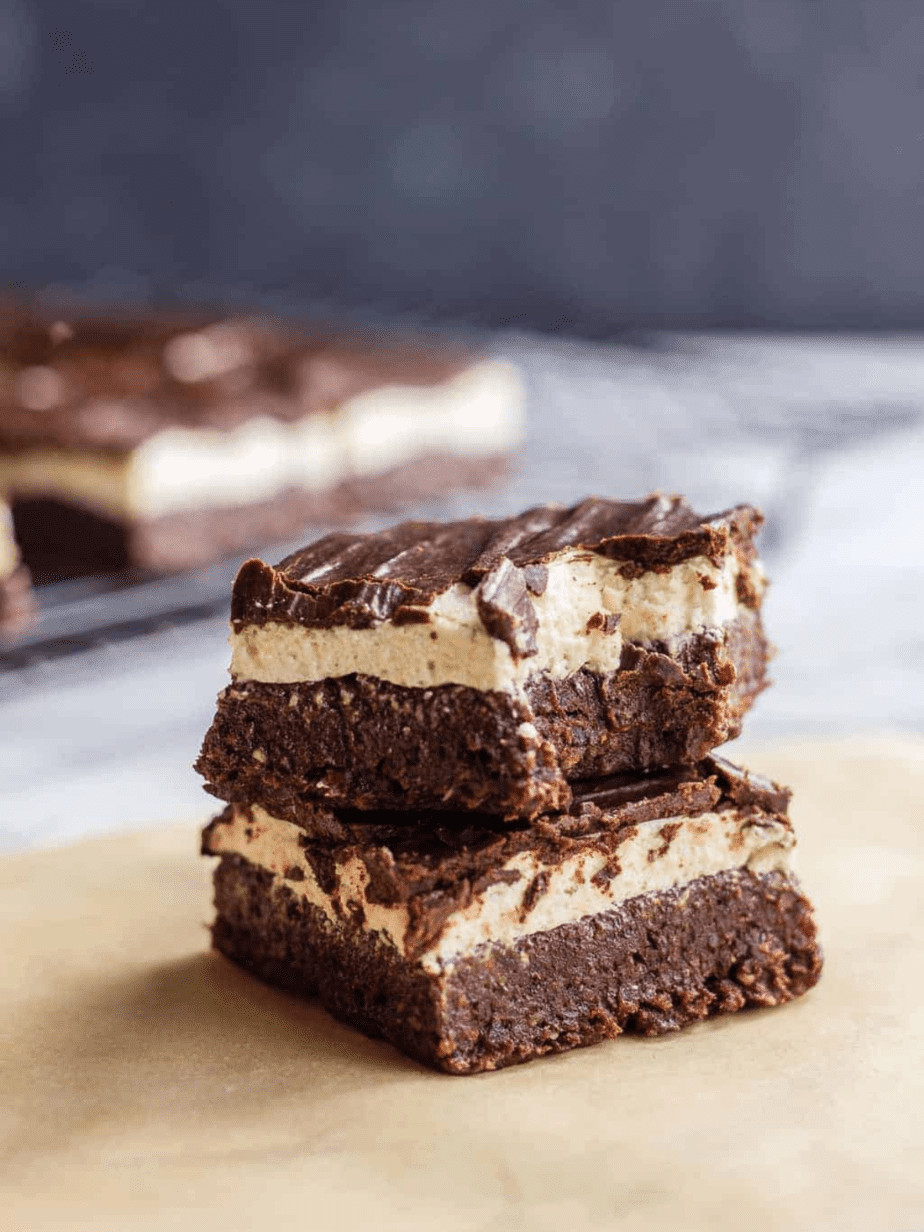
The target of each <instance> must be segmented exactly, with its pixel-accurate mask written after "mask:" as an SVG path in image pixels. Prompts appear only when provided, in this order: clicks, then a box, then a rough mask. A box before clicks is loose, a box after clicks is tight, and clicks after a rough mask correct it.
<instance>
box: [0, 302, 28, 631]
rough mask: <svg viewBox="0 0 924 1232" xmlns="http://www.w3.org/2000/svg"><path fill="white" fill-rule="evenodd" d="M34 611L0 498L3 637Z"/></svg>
mask: <svg viewBox="0 0 924 1232" xmlns="http://www.w3.org/2000/svg"><path fill="white" fill-rule="evenodd" d="M0 312H2V305H0ZM0 324H2V322H0ZM33 610H34V609H33V602H32V586H31V583H30V579H29V574H28V572H27V570H26V569H25V568H24V567H23V565H22V563H21V561H20V558H19V548H18V546H17V544H16V540H15V539H14V537H13V527H12V519H11V518H10V511H9V509H8V508H7V506H6V503H5V502H4V501H3V500H2V499H0V634H3V633H5V632H12V631H13V630H16V629H20V628H22V626H23V625H25V624H27V623H28V621H29V619H30V617H31V615H32V612H33Z"/></svg>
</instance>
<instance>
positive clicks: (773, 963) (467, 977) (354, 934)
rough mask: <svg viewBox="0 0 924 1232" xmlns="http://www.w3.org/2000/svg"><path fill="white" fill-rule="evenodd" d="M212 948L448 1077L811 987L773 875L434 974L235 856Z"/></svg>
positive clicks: (727, 881) (588, 921) (674, 898)
mask: <svg viewBox="0 0 924 1232" xmlns="http://www.w3.org/2000/svg"><path fill="white" fill-rule="evenodd" d="M215 905H216V908H217V913H218V914H217V918H216V921H215V924H214V927H213V934H212V935H213V941H214V944H215V946H216V948H217V949H219V950H220V951H222V953H224V954H226V955H227V956H228V957H229V958H231V959H233V960H234V961H235V962H237V963H239V964H240V965H241V966H243V967H246V968H247V969H248V970H250V971H252V972H253V973H254V974H255V975H258V976H259V977H260V978H261V979H264V980H266V981H268V982H269V983H271V984H276V985H278V986H280V987H282V988H286V989H289V990H291V991H294V992H297V993H302V994H311V995H317V996H319V997H320V999H321V1001H322V1003H323V1004H324V1005H325V1006H326V1008H327V1009H328V1010H330V1012H331V1013H332V1014H334V1015H336V1016H337V1017H338V1018H342V1019H343V1020H345V1021H346V1022H349V1023H352V1024H353V1025H354V1026H356V1027H359V1029H360V1030H362V1031H364V1032H366V1034H368V1035H372V1036H379V1037H382V1038H384V1039H387V1040H389V1041H390V1042H391V1043H393V1044H395V1045H396V1046H397V1047H398V1048H400V1049H402V1050H403V1051H404V1052H406V1053H408V1054H409V1055H410V1056H412V1057H415V1058H416V1059H417V1060H419V1061H422V1062H424V1063H425V1064H427V1065H432V1066H434V1067H436V1068H438V1069H442V1070H445V1071H446V1072H448V1073H455V1074H467V1073H476V1072H478V1071H480V1070H492V1069H500V1068H502V1067H503V1066H507V1065H515V1064H518V1063H520V1062H522V1061H528V1060H531V1059H532V1058H534V1057H538V1056H541V1055H543V1054H544V1053H549V1052H561V1051H564V1050H566V1049H569V1048H577V1047H581V1046H583V1045H586V1044H593V1043H596V1042H598V1041H599V1040H603V1039H610V1038H613V1037H615V1036H617V1035H620V1034H621V1033H622V1032H634V1033H639V1034H642V1035H658V1034H661V1033H662V1032H666V1031H673V1030H677V1029H678V1028H680V1027H684V1026H687V1025H688V1024H689V1023H693V1022H697V1021H700V1020H702V1019H704V1018H708V1017H710V1016H713V1015H717V1014H722V1013H731V1012H734V1011H736V1010H740V1009H744V1008H745V1007H747V1006H770V1005H779V1004H782V1003H783V1002H785V1001H789V1000H790V999H791V998H793V997H796V996H799V995H800V994H802V993H804V992H806V991H807V990H808V989H809V988H811V987H812V986H813V985H814V984H815V983H816V981H817V980H818V977H819V975H820V973H821V963H822V958H821V951H820V949H819V946H818V942H817V938H816V931H815V925H814V921H813V919H812V909H811V906H810V904H809V902H808V901H807V899H806V898H805V897H804V896H803V894H802V892H801V890H800V889H799V887H798V885H797V884H796V883H795V882H793V881H792V880H791V879H790V878H788V877H786V876H785V875H784V874H782V873H768V874H764V875H762V876H758V875H755V874H753V873H750V872H746V871H735V872H726V873H719V874H716V875H714V876H711V877H702V878H699V879H698V880H696V881H694V882H691V883H689V884H688V885H686V886H683V887H680V888H678V889H675V890H670V891H667V892H664V893H660V894H656V895H647V896H642V897H639V898H635V899H630V900H629V901H628V902H626V903H624V904H623V905H621V906H619V907H614V908H612V909H611V910H610V911H607V912H605V913H603V914H601V915H597V916H590V917H587V918H585V919H583V920H580V921H578V922H576V923H573V924H565V925H562V926H561V927H559V928H555V929H552V930H550V931H548V932H545V933H538V934H534V935H532V936H529V937H526V938H524V939H522V940H521V941H519V942H517V943H516V945H514V946H511V947H506V946H502V945H487V946H484V947H482V949H481V950H480V951H479V952H477V953H476V955H475V956H473V957H469V958H466V959H463V960H461V961H460V962H459V963H458V964H457V965H456V966H455V967H454V968H452V970H451V971H449V972H448V973H443V974H431V973H428V972H426V971H425V970H424V969H423V968H422V967H421V966H419V965H417V964H414V963H411V962H408V961H407V960H405V959H403V958H402V957H401V955H400V954H399V953H398V952H397V951H396V950H395V949H393V948H392V947H391V946H390V945H388V944H386V943H384V942H380V941H378V940H377V939H376V937H375V934H369V933H363V932H361V931H360V930H358V929H354V930H345V929H334V928H333V927H332V926H331V925H330V924H329V923H328V921H327V919H326V917H325V916H324V915H323V913H322V912H321V911H320V909H319V908H317V907H314V906H312V905H311V904H309V903H307V902H306V901H305V900H303V899H301V898H299V897H298V896H297V894H295V893H293V892H292V890H290V889H289V888H288V887H287V886H286V885H285V884H284V883H283V882H281V881H278V880H276V879H274V878H273V877H272V875H271V874H269V873H267V872H265V871H263V870H261V869H259V868H256V867H255V866H253V865H251V864H249V863H248V862H247V861H245V860H243V859H242V858H241V857H239V856H224V857H223V858H222V860H221V862H220V864H219V866H218V868H217V869H216V871H215Z"/></svg>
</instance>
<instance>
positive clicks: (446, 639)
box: [197, 496, 769, 817]
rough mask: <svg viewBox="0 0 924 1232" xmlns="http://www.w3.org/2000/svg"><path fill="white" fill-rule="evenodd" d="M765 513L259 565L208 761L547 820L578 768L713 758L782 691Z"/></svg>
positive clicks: (572, 521)
mask: <svg viewBox="0 0 924 1232" xmlns="http://www.w3.org/2000/svg"><path fill="white" fill-rule="evenodd" d="M759 521H760V518H759V515H758V514H756V513H755V511H754V510H752V509H750V508H748V507H742V508H741V509H736V510H731V511H729V512H728V513H725V514H720V515H715V516H714V517H712V518H702V517H701V516H700V515H698V514H695V513H694V512H693V511H692V510H690V509H689V507H688V506H687V505H686V504H685V502H683V501H682V500H681V499H679V498H667V497H659V496H654V497H650V498H648V499H647V500H646V501H643V502H636V503H626V502H615V501H602V500H590V501H585V502H583V503H582V504H581V505H579V506H576V507H574V508H572V509H567V510H565V509H559V508H553V507H540V508H538V509H534V510H530V511H528V512H527V513H526V514H524V515H522V516H521V517H519V518H512V519H508V520H506V521H503V522H490V521H481V520H478V519H472V520H471V521H468V522H463V523H448V524H442V523H437V524H428V523H405V524H403V525H402V526H399V527H396V528H394V529H393V530H391V531H388V532H381V533H378V534H373V535H349V534H338V535H331V536H327V537H326V538H325V539H322V540H320V541H319V542H318V543H317V544H315V545H314V546H313V547H311V548H308V549H305V550H304V551H303V552H300V553H297V554H296V555H294V556H292V557H290V558H288V559H287V560H286V561H283V562H282V564H281V565H279V566H277V567H276V568H271V567H270V566H268V565H265V564H263V563H262V562H260V561H251V562H248V564H246V565H244V566H243V567H242V569H241V571H240V573H239V575H238V578H237V581H236V583H235V588H234V594H233V598H232V646H233V652H232V677H233V683H232V684H231V686H230V687H229V688H228V689H226V690H225V691H224V693H223V694H222V695H221V696H220V698H219V702H218V708H217V713H216V717H215V720H214V722H213V724H212V726H211V728H210V730H209V732H208V734H207V736H206V739H205V742H204V745H203V749H202V753H201V755H200V758H199V761H198V762H197V768H198V769H199V771H200V773H201V774H202V775H203V777H204V778H205V779H206V781H207V785H208V789H209V790H210V791H212V792H213V793H214V794H215V795H218V796H219V797H220V798H222V799H225V800H231V801H241V802H247V801H250V800H257V801H260V802H262V803H265V804H267V805H268V806H270V807H272V808H275V809H276V810H277V811H281V812H284V811H285V810H286V809H288V808H290V807H291V806H293V805H294V804H295V803H297V802H299V801H301V802H302V803H308V802H310V801H311V800H327V801H331V802H333V803H337V804H341V805H344V806H352V807H359V808H376V807H392V808H398V807H402V805H403V803H404V802H406V803H407V804H408V805H410V806H413V807H418V806H432V807H444V808H453V807H458V806H462V807H466V808H471V809H480V810H483V811H489V812H495V813H498V814H500V815H503V816H506V817H517V816H527V817H528V816H535V815H538V814H539V813H542V812H544V811H548V810H549V809H556V808H560V807H562V806H563V805H564V804H566V802H567V799H568V795H569V787H568V781H569V780H570V779H573V778H579V777H585V776H588V775H597V774H608V773H613V772H617V771H623V770H631V769H636V770H639V769H648V768H652V767H657V766H662V765H670V764H673V763H676V762H682V761H695V760H697V759H698V758H700V757H702V756H703V755H704V754H705V753H706V752H708V751H709V749H711V748H714V747H716V746H718V745H720V744H722V743H724V742H725V741H726V740H728V739H730V738H732V737H733V736H735V735H737V734H738V732H739V730H740V725H741V720H742V717H743V715H744V714H745V713H746V711H747V710H748V708H749V707H750V706H751V704H752V703H753V701H754V698H755V697H756V695H757V694H758V693H759V692H760V690H761V689H762V688H763V687H764V685H765V669H766V661H767V657H768V650H769V648H768V646H767V643H766V640H765V638H764V635H763V629H762V625H761V621H760V613H759V603H760V596H761V594H762V590H763V584H764V583H763V574H762V571H761V569H760V566H759V562H758V561H757V559H756V555H755V552H754V547H753V535H754V532H755V530H756V528H757V526H758V525H759ZM627 557H631V559H630V560H628V561H627V559H626V558H627ZM627 565H631V567H630V568H628V569H627ZM626 572H628V575H629V576H625V574H626ZM742 579H744V581H743V582H742ZM704 582H708V583H709V584H708V585H705V584H704ZM742 595H744V598H742ZM257 750H259V753H260V756H259V758H257V759H256V762H257V763H258V764H255V757H254V754H255V752H256V751H257Z"/></svg>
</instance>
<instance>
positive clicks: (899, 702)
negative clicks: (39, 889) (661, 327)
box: [0, 334, 924, 849]
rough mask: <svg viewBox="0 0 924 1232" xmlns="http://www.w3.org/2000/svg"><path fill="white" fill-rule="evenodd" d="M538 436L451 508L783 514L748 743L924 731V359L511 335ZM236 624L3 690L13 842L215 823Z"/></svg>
mask: <svg viewBox="0 0 924 1232" xmlns="http://www.w3.org/2000/svg"><path fill="white" fill-rule="evenodd" d="M495 349H497V350H499V351H501V352H502V353H504V354H507V355H510V356H511V357H513V358H514V359H515V360H517V361H518V362H519V363H520V364H521V366H522V368H523V370H524V372H525V373H526V377H527V383H528V389H529V408H530V427H529V438H528V441H527V444H526V448H525V451H524V455H523V458H522V460H521V462H520V464H519V466H518V467H517V469H516V472H515V473H514V474H513V475H512V477H511V479H510V481H509V483H507V484H506V485H505V486H504V487H502V488H499V489H497V490H496V491H494V492H492V493H490V494H487V495H484V494H482V495H481V496H477V497H471V496H469V497H462V498H458V499H455V500H453V501H451V502H450V503H449V506H448V509H447V512H449V513H463V512H467V511H472V510H474V509H476V508H477V509H480V510H482V511H484V512H488V513H491V512H502V511H511V512H512V511H514V510H516V509H519V508H522V507H523V506H525V505H528V504H530V503H535V502H537V501H540V500H560V501H571V500H574V499H578V498H580V497H581V496H583V495H586V494H588V493H590V492H597V493H600V494H609V495H619V496H635V495H640V494H643V493H645V492H647V491H649V490H651V489H654V488H661V489H664V490H671V491H683V492H685V493H687V494H688V495H689V496H690V498H691V499H692V500H693V501H694V503H695V504H696V505H697V506H698V507H699V508H701V509H710V510H712V509H718V508H721V507H723V506H726V505H728V504H731V503H733V502H735V501H738V500H751V501H754V502H755V503H757V504H760V505H761V506H762V507H763V508H764V509H765V511H766V513H767V516H768V521H767V527H766V531H765V534H764V541H763V552H764V555H765V559H766V561H767V565H768V569H769V572H770V574H771V577H772V580H773V586H772V588H771V590H770V593H769V597H768V600H767V605H766V621H767V625H768V628H769V631H770V634H771V637H772V638H773V640H774V642H775V643H776V645H777V647H778V650H779V655H778V658H777V660H776V662H775V664H774V668H773V675H774V679H775V684H774V687H773V688H772V689H771V690H769V691H768V692H767V693H765V694H764V695H763V697H762V698H761V699H760V700H759V702H758V704H757V706H756V708H755V710H754V712H753V714H752V715H751V716H750V718H749V721H748V724H747V735H748V737H755V736H756V737H772V736H784V735H785V736H792V735H797V736H798V735H806V736H808V735H816V734H845V733H850V732H871V731H891V730H900V729H904V730H918V731H920V730H922V729H924V624H922V620H921V611H922V608H924V537H922V531H921V528H922V526H924V342H919V341H918V340H915V339H905V340H887V339H881V340H878V341H869V340H862V339H849V338H845V339H824V338H814V339H786V338H776V339H769V340H767V339H764V340H761V339H747V338H735V339H715V338H710V339H704V338H695V337H686V338H682V339H677V338H673V339H662V340H660V342H659V344H658V345H657V346H654V347H652V346H651V345H649V344H646V345H644V346H643V345H638V346H628V345H625V344H621V345H615V344H613V345H606V346H603V345H597V346H590V345H588V344H578V343H570V342H560V341H548V340H539V339H536V338H532V337H527V336H524V335H517V334H509V335H506V336H503V337H500V338H498V339H496V342H495ZM225 639H226V626H225V621H224V619H223V618H210V619H203V620H198V621H190V622H188V623H183V624H174V625H171V626H170V627H167V628H165V629H162V630H160V631H159V632H156V633H150V634H147V635H146V636H144V637H142V638H138V639H135V640H130V641H121V642H118V643H114V644H111V645H104V646H100V647H97V648H96V649H94V650H90V651H85V652H83V653H81V654H79V655H74V656H72V657H69V658H66V659H65V658H59V659H56V660H54V661H50V662H47V663H39V664H36V665H33V666H31V667H29V668H28V669H25V670H22V671H20V672H18V673H16V674H15V676H12V677H8V678H7V679H6V680H5V681H3V682H2V685H0V806H2V807H0V846H2V847H3V848H6V849H14V848H20V847H26V846H32V845H42V844H47V843H58V842H64V841H69V840H71V839H74V838H77V837H80V836H82V835H86V834H90V833H98V832H105V831H112V830H117V829H122V828H129V827H137V826H145V825H150V824H155V823H159V822H164V821H167V820H173V819H179V818H184V817H186V818H191V819H192V818H196V817H199V816H205V815H206V814H207V813H208V811H209V809H210V807H211V801H210V799H209V798H208V797H206V796H205V795H204V794H203V792H202V790H201V788H200V786H199V782H198V779H197V777H196V776H195V775H194V774H193V772H192V770H191V769H190V764H191V762H192V761H193V759H194V757H195V755H196V752H197V749H198V744H199V741H200V739H201V737H202V734H203V732H204V731H205V728H206V726H207V724H208V722H209V719H210V717H211V713H212V707H213V702H214V698H215V694H216V693H217V692H218V690H219V689H220V688H221V687H222V685H223V683H224V680H225V678H226V665H227V658H228V652H227V647H226V644H225Z"/></svg>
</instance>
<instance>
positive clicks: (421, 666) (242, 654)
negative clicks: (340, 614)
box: [231, 548, 739, 692]
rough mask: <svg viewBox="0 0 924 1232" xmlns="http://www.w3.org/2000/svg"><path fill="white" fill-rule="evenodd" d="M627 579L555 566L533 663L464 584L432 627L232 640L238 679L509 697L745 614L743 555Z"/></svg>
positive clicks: (540, 611) (584, 566)
mask: <svg viewBox="0 0 924 1232" xmlns="http://www.w3.org/2000/svg"><path fill="white" fill-rule="evenodd" d="M619 569H620V562H619V561H612V560H607V559H606V558H605V557H603V556H598V555H595V554H594V553H589V552H586V551H580V550H578V549H575V548H569V549H568V550H567V551H564V552H561V553H560V554H559V555H558V556H557V557H555V558H554V559H553V560H552V561H550V562H549V566H548V570H549V577H548V585H547V587H546V590H545V593H544V594H542V595H538V596H535V597H534V598H533V600H532V602H533V606H534V608H535V611H536V616H537V619H538V622H539V630H538V632H537V634H536V641H537V644H538V647H539V649H538V653H537V654H534V655H530V656H529V657H527V658H522V659H517V658H515V657H514V655H513V654H512V652H511V650H510V648H509V646H507V644H506V643H505V642H501V641H498V640H497V639H496V638H494V637H492V636H491V635H490V633H488V631H487V629H486V628H485V627H484V625H483V624H482V622H481V617H480V616H479V615H478V608H477V600H476V595H475V591H474V590H473V589H472V587H470V586H465V585H463V584H461V583H459V584H457V585H455V586H452V587H450V589H448V590H446V591H444V592H443V593H442V594H440V595H438V596H437V597H436V598H435V599H434V601H433V602H432V603H431V604H430V605H429V606H428V607H427V608H426V612H427V614H428V616H429V620H428V622H427V623H426V624H423V623H421V624H416V623H415V624H408V625H393V624H390V623H383V624H380V625H376V626H374V627H372V628H370V629H349V628H344V627H342V626H334V627H333V628H329V629H309V628H306V627H305V626H303V625H287V624H282V623H276V622H269V623H267V624H265V625H247V626H245V627H244V628H243V629H242V630H241V632H240V633H232V635H231V648H232V658H231V674H232V676H233V677H234V679H235V680H237V681H249V680H253V681H261V682H266V683H274V684H287V683H296V682H301V681H315V680H325V679H327V678H329V677H336V676H345V675H347V674H349V673H350V672H361V673H365V674H368V675H371V676H376V677H378V678H379V679H381V680H387V681H389V682H390V683H392V684H397V685H403V686H405V687H407V688H430V687H434V686H436V685H442V684H460V685H468V686H469V687H471V688H475V689H496V690H503V691H507V692H510V691H517V690H519V689H521V688H522V686H523V685H524V684H525V682H526V680H527V679H528V677H529V676H530V675H531V674H532V673H534V672H539V671H544V672H548V673H549V674H550V675H551V676H553V677H555V678H556V679H562V678H564V677H566V676H570V675H571V674H572V673H573V672H575V671H577V670H578V669H579V668H581V667H587V668H590V669H591V670H592V671H598V672H610V671H616V670H617V669H618V667H619V659H620V655H621V653H622V646H623V642H624V641H633V642H652V641H659V640H662V639H663V640H668V641H669V640H671V639H673V638H678V637H683V636H684V635H687V634H690V633H699V632H703V631H704V630H707V629H720V628H721V627H722V626H723V625H725V624H727V623H728V622H729V621H731V620H733V619H734V618H735V616H736V615H737V614H738V611H739V606H738V599H737V592H736V580H737V576H738V570H739V565H738V561H737V560H736V558H735V557H734V556H729V557H727V558H726V560H725V561H724V562H723V564H722V565H721V566H720V567H718V568H717V567H716V566H715V565H713V564H712V563H711V561H709V560H707V559H706V558H705V557H704V556H698V557H694V558H693V559H691V560H687V561H684V562H683V563H682V564H679V565H675V566H674V568H673V569H671V570H669V571H668V572H667V573H644V574H642V576H641V577H638V578H632V579H627V578H624V577H621V576H620V573H619ZM704 581H706V582H708V583H712V589H707V588H706V587H705V586H704V585H703V582H704ZM597 613H603V614H604V615H606V614H613V613H616V614H618V615H619V617H620V620H619V625H618V627H617V629H616V631H615V632H614V633H609V634H607V633H603V632H602V631H601V630H599V629H590V630H588V627H587V626H588V621H589V620H590V619H591V617H593V616H594V615H596V614H597Z"/></svg>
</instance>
